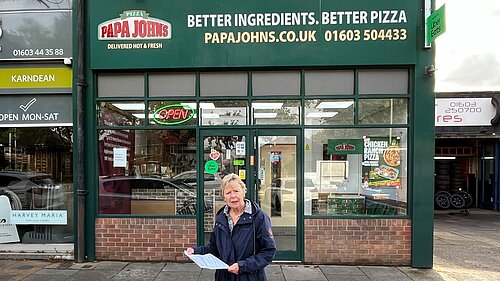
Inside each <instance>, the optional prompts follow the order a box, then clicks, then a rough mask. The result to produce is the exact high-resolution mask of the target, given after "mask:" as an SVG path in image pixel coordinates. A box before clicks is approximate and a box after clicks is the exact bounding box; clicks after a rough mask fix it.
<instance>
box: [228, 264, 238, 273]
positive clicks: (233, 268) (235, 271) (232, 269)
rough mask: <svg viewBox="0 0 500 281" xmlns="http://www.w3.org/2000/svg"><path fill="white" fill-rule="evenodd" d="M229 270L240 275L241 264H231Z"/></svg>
mask: <svg viewBox="0 0 500 281" xmlns="http://www.w3.org/2000/svg"><path fill="white" fill-rule="evenodd" d="M227 271H229V272H231V273H234V274H236V275H238V273H239V271H240V266H239V265H238V263H237V262H235V263H233V265H231V266H230V267H229V268H228V269H227Z"/></svg>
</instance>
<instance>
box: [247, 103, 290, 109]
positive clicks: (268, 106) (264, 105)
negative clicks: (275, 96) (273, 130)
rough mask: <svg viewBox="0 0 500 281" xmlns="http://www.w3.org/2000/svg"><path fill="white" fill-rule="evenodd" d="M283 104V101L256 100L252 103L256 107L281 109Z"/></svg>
mask: <svg viewBox="0 0 500 281" xmlns="http://www.w3.org/2000/svg"><path fill="white" fill-rule="evenodd" d="M282 106H283V103H282V102H256V103H252V108H254V109H279V108H281V107H282Z"/></svg>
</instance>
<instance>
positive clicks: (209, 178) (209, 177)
mask: <svg viewBox="0 0 500 281" xmlns="http://www.w3.org/2000/svg"><path fill="white" fill-rule="evenodd" d="M203 180H204V181H215V177H214V175H211V174H206V173H205V175H204V176H203Z"/></svg>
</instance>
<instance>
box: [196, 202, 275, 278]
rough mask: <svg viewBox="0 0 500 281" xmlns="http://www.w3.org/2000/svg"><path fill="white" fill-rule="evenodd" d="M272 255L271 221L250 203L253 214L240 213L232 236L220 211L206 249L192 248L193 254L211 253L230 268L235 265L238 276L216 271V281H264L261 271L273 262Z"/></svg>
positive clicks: (224, 271)
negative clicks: (237, 268)
mask: <svg viewBox="0 0 500 281" xmlns="http://www.w3.org/2000/svg"><path fill="white" fill-rule="evenodd" d="M275 252H276V244H275V242H274V237H273V232H272V230H271V220H270V219H269V216H268V215H267V214H265V213H264V212H263V211H262V210H261V209H260V207H259V206H257V204H255V203H252V214H248V213H243V214H242V215H241V217H240V218H239V219H238V222H237V223H236V224H235V225H234V228H233V232H232V233H231V232H230V231H229V225H228V221H227V217H226V215H225V214H224V208H221V209H220V210H219V211H218V212H217V215H216V217H215V225H214V228H213V231H212V234H211V236H210V242H209V243H208V244H207V245H206V246H200V247H194V253H195V254H208V253H211V254H213V255H214V256H216V257H218V258H219V259H221V260H222V261H224V262H225V263H226V264H228V265H229V266H231V265H232V264H233V263H235V262H237V263H238V265H239V268H240V270H239V274H238V275H236V274H233V273H230V272H229V271H227V270H226V269H218V270H216V272H215V280H216V281H265V280H267V278H266V274H265V271H264V268H265V267H266V266H267V265H268V264H269V263H270V262H271V261H272V259H273V257H274V254H275Z"/></svg>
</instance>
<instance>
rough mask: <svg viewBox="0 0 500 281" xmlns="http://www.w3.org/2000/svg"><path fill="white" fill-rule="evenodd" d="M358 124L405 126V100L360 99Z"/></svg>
mask: <svg viewBox="0 0 500 281" xmlns="http://www.w3.org/2000/svg"><path fill="white" fill-rule="evenodd" d="M358 114H359V123H360V124H406V123H407V122H408V100H407V99H360V100H359V113H358Z"/></svg>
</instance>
